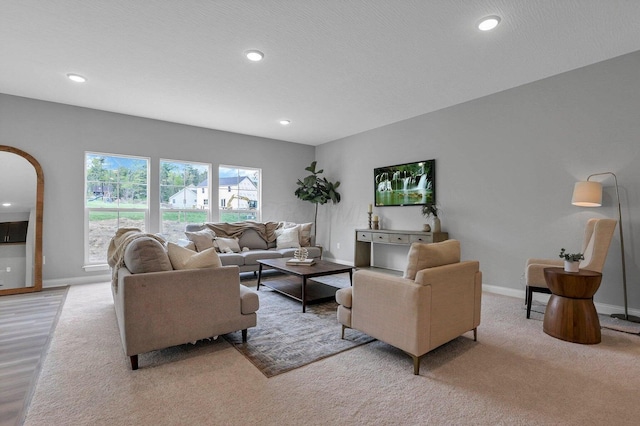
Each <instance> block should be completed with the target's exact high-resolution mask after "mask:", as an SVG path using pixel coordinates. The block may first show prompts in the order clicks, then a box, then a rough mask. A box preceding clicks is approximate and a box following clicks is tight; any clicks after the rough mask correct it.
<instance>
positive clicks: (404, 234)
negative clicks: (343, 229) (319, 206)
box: [353, 229, 449, 267]
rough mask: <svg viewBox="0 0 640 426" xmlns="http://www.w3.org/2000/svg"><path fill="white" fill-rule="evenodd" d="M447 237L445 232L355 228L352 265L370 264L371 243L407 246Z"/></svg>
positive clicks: (435, 241) (436, 241) (362, 265)
mask: <svg viewBox="0 0 640 426" xmlns="http://www.w3.org/2000/svg"><path fill="white" fill-rule="evenodd" d="M447 239H449V233H447V232H422V231H401V230H392V229H356V235H355V253H354V256H353V266H355V267H369V266H371V248H372V244H394V245H403V246H407V247H408V246H410V245H411V244H413V243H439V242H441V241H444V240H447Z"/></svg>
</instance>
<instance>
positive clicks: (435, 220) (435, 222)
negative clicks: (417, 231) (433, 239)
mask: <svg viewBox="0 0 640 426" xmlns="http://www.w3.org/2000/svg"><path fill="white" fill-rule="evenodd" d="M431 229H432V230H433V232H440V231H441V230H442V229H441V227H440V218H439V217H434V218H433V227H432V228H431Z"/></svg>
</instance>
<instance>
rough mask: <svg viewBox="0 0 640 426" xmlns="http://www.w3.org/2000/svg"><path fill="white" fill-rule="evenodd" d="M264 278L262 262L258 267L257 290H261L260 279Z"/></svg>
mask: <svg viewBox="0 0 640 426" xmlns="http://www.w3.org/2000/svg"><path fill="white" fill-rule="evenodd" d="M261 279H262V263H261V264H260V267H259V268H258V284H257V286H256V291H260V280H261Z"/></svg>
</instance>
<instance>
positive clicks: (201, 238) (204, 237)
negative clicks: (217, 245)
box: [184, 229, 216, 251]
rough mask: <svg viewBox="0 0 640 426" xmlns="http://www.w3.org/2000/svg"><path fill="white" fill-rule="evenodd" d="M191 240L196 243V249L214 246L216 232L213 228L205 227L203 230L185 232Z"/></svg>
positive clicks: (202, 249) (200, 249)
mask: <svg viewBox="0 0 640 426" xmlns="http://www.w3.org/2000/svg"><path fill="white" fill-rule="evenodd" d="M184 234H185V235H186V236H187V238H188V239H189V240H190V241H193V243H194V244H195V245H196V250H198V251H204V250H206V249H208V248H211V247H213V240H214V239H215V238H216V233H215V232H213V231H212V230H211V229H203V230H202V231H195V232H185V233H184Z"/></svg>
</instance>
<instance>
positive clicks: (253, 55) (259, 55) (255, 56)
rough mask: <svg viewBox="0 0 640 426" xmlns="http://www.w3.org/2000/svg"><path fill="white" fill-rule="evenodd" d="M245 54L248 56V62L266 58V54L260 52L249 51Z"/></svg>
mask: <svg viewBox="0 0 640 426" xmlns="http://www.w3.org/2000/svg"><path fill="white" fill-rule="evenodd" d="M244 54H245V55H246V57H247V59H248V60H250V61H253V62H258V61H261V60H262V58H264V53H262V52H261V51H259V50H247V51H246V52H244Z"/></svg>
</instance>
